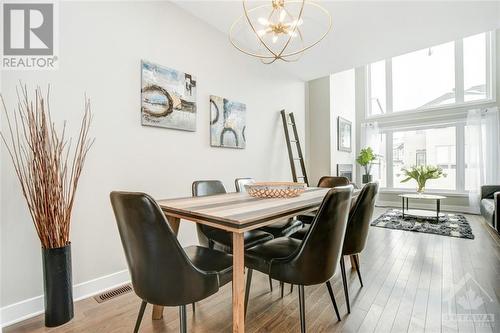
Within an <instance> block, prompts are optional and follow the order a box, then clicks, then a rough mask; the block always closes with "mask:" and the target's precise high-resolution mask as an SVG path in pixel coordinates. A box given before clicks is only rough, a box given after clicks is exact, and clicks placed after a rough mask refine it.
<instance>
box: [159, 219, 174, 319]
mask: <svg viewBox="0 0 500 333" xmlns="http://www.w3.org/2000/svg"><path fill="white" fill-rule="evenodd" d="M166 217H167V221H168V224H169V225H170V227H171V228H172V231H173V232H174V234H175V235H176V236H177V234H178V233H179V225H180V223H181V220H180V219H179V218H178V217H174V216H170V215H167V216H166ZM162 318H163V306H161V305H153V320H160V319H162Z"/></svg>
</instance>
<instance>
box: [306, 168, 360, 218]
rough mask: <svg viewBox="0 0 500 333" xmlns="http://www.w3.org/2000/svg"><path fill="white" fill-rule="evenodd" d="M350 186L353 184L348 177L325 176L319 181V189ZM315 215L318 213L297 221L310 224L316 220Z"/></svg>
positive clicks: (312, 213)
mask: <svg viewBox="0 0 500 333" xmlns="http://www.w3.org/2000/svg"><path fill="white" fill-rule="evenodd" d="M350 184H351V182H350V180H349V178H347V177H334V176H323V177H321V178H320V179H319V181H318V185H317V187H323V188H333V187H337V186H347V185H350ZM351 185H352V184H351ZM354 188H356V187H354ZM314 214H316V213H315V212H311V213H309V214H305V215H299V216H297V219H298V220H299V221H301V222H303V223H306V224H310V223H311V222H312V220H313V219H314Z"/></svg>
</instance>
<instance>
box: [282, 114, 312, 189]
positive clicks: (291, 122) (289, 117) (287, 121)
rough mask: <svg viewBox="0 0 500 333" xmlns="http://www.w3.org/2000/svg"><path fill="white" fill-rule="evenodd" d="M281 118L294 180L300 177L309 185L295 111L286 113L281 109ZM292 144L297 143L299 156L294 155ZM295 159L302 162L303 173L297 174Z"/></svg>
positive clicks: (296, 180)
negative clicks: (291, 135)
mask: <svg viewBox="0 0 500 333" xmlns="http://www.w3.org/2000/svg"><path fill="white" fill-rule="evenodd" d="M281 119H282V120H283V128H284V130H285V140H286V146H287V148H288V158H289V159H290V167H291V168H292V177H293V181H294V182H298V180H299V179H300V180H301V181H302V182H303V183H306V184H307V186H309V181H308V180H307V173H306V165H305V163H304V156H303V155H302V149H301V147H300V142H299V134H298V133H297V126H296V124H295V118H294V116H293V112H290V113H288V114H287V113H286V112H285V110H281ZM290 127H291V128H292V131H293V139H291V138H290V131H289V130H290ZM292 144H295V147H296V149H295V150H296V152H297V156H295V155H294V152H293V149H292ZM295 161H299V162H300V169H301V174H300V175H297V170H296V167H295Z"/></svg>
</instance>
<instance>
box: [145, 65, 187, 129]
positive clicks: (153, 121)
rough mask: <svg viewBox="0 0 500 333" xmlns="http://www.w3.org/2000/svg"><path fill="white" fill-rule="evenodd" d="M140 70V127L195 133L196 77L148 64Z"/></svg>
mask: <svg viewBox="0 0 500 333" xmlns="http://www.w3.org/2000/svg"><path fill="white" fill-rule="evenodd" d="M141 70H142V88H141V122H142V125H145V126H155V127H164V128H173V129H178V130H184V131H196V78H195V77H194V76H193V75H191V74H187V73H184V72H180V71H178V70H175V69H171V68H168V67H164V66H160V65H157V64H154V63H151V62H148V61H142V62H141Z"/></svg>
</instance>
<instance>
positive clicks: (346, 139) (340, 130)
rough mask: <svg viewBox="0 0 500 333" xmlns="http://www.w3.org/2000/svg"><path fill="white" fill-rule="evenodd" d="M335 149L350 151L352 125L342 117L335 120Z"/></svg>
mask: <svg viewBox="0 0 500 333" xmlns="http://www.w3.org/2000/svg"><path fill="white" fill-rule="evenodd" d="M337 149H338V150H340V151H345V152H349V153H350V152H351V151H352V123H351V122H350V121H349V120H347V119H344V118H342V117H338V119H337Z"/></svg>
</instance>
